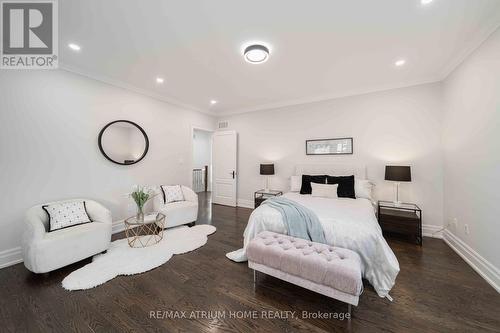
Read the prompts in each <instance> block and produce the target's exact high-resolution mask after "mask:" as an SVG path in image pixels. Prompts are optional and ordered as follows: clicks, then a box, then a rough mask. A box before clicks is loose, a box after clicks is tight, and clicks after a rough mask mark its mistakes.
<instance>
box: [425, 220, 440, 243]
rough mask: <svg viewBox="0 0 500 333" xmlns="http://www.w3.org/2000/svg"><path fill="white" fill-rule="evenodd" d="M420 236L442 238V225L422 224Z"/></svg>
mask: <svg viewBox="0 0 500 333" xmlns="http://www.w3.org/2000/svg"><path fill="white" fill-rule="evenodd" d="M422 236H425V237H432V238H439V239H442V238H443V227H441V226H438V225H432V224H423V225H422Z"/></svg>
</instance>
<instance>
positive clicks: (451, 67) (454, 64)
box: [59, 13, 500, 118]
mask: <svg viewBox="0 0 500 333" xmlns="http://www.w3.org/2000/svg"><path fill="white" fill-rule="evenodd" d="M499 28H500V13H498V14H497V15H493V17H492V19H491V20H490V23H489V24H487V25H486V27H485V28H484V29H482V30H481V31H480V32H479V33H478V34H477V37H476V38H474V39H473V40H471V42H469V43H467V45H466V46H465V47H464V48H463V49H462V50H461V51H460V52H458V53H457V55H456V56H454V57H453V58H452V59H451V60H450V61H448V62H447V65H446V66H445V67H444V68H443V70H441V71H440V72H439V73H438V75H436V76H434V77H430V78H427V79H423V80H414V81H407V82H401V83H398V84H391V85H382V86H378V87H373V88H365V89H355V90H349V91H344V92H340V93H332V94H325V95H318V96H312V97H305V98H299V99H289V100H283V101H279V102H275V103H267V104H260V105H255V106H250V107H243V108H236V109H231V110H226V111H223V110H222V111H210V110H208V109H200V108H198V107H195V106H193V105H191V104H188V103H184V102H182V101H179V100H177V99H175V98H172V97H168V96H164V95H161V94H158V93H155V92H152V91H149V90H146V89H142V88H138V87H135V86H133V85H130V84H128V83H125V82H122V81H119V80H115V79H111V78H109V77H105V76H102V75H97V74H95V73H90V72H88V71H84V70H81V69H78V68H76V67H73V66H70V65H68V64H64V63H62V62H60V63H59V68H60V69H62V70H64V71H67V72H71V73H74V74H77V75H81V76H84V77H87V78H90V79H93V80H97V81H100V82H103V83H106V84H109V85H112V86H115V87H118V88H122V89H125V90H128V91H131V92H134V93H137V94H140V95H144V96H147V97H151V98H154V99H157V100H159V101H162V102H166V103H169V104H171V105H174V106H177V107H182V108H184V109H188V110H191V111H196V112H201V113H203V114H207V115H210V116H213V117H216V118H221V117H225V116H230V115H235V114H242V113H248V112H256V111H263V110H271V109H279V108H284V107H290V106H296V105H303V104H309V103H316V102H322V101H328V100H334V99H339V98H345V97H353V96H359V95H366V94H371V93H377V92H383V91H389V90H394V89H401V88H408V87H413V86H419V85H424V84H430V83H437V82H441V81H444V80H445V79H446V78H448V76H450V75H451V73H453V72H454V71H455V70H456V69H457V68H458V67H459V66H460V65H461V64H462V63H463V62H464V61H465V60H466V59H467V58H468V57H469V56H470V55H471V54H472V53H474V52H475V51H476V50H477V49H478V48H479V47H480V46H481V45H482V44H483V43H484V42H485V41H486V40H487V39H488V38H489V37H490V36H491V35H492V34H493V33H495V32H496V31H497V30H498V29H499Z"/></svg>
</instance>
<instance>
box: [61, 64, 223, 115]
mask: <svg viewBox="0 0 500 333" xmlns="http://www.w3.org/2000/svg"><path fill="white" fill-rule="evenodd" d="M59 69H61V70H63V71H66V72H70V73H73V74H77V75H80V76H84V77H86V78H88V79H92V80H96V81H99V82H102V83H105V84H108V85H111V86H114V87H118V88H121V89H125V90H128V91H131V92H134V93H136V94H139V95H143V96H147V97H150V98H154V99H156V100H159V101H161V102H165V103H168V104H171V105H173V106H177V107H181V108H184V109H188V110H191V111H195V112H201V113H203V114H207V115H210V116H215V115H216V114H215V113H214V112H211V111H209V110H205V109H200V108H197V107H195V106H193V105H191V104H187V103H184V102H181V101H179V100H177V99H175V98H172V97H167V96H163V95H160V94H158V93H155V92H152V91H149V90H146V89H142V88H138V87H136V86H133V85H130V84H128V83H125V82H123V81H119V80H115V79H112V78H109V77H106V76H103V75H97V74H95V73H90V72H88V71H84V70H81V69H79V68H76V67H74V66H71V65H68V64H65V63H62V62H59Z"/></svg>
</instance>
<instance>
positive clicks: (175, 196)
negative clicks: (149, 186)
mask: <svg viewBox="0 0 500 333" xmlns="http://www.w3.org/2000/svg"><path fill="white" fill-rule="evenodd" d="M161 190H162V191H163V199H164V203H166V204H168V203H171V202H176V201H184V194H183V193H182V188H181V186H180V185H162V186H161Z"/></svg>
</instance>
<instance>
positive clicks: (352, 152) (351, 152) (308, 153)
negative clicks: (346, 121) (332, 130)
mask: <svg viewBox="0 0 500 333" xmlns="http://www.w3.org/2000/svg"><path fill="white" fill-rule="evenodd" d="M335 140H350V141H351V145H350V148H351V151H349V152H345V153H344V152H340V153H313V152H309V150H308V143H309V142H320V141H335ZM352 154H354V140H353V138H352V137H347V138H331V139H313V140H306V155H307V156H318V155H319V156H321V155H352Z"/></svg>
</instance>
